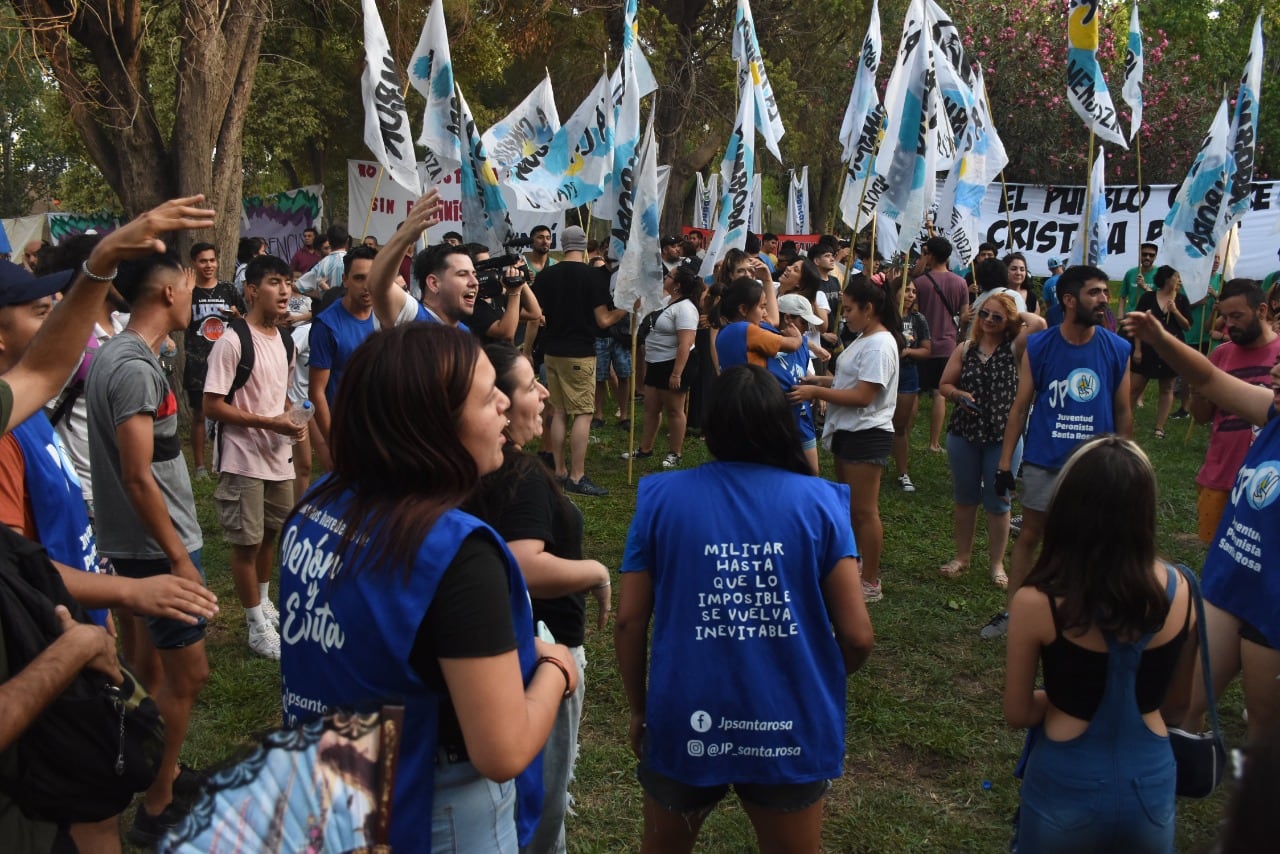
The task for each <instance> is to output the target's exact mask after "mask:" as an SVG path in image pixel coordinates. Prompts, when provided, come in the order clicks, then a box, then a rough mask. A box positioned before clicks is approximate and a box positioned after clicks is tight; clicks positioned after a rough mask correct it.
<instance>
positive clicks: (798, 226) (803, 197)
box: [786, 166, 810, 234]
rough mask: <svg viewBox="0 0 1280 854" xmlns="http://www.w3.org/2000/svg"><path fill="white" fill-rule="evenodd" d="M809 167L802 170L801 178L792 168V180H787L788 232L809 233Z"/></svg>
mask: <svg viewBox="0 0 1280 854" xmlns="http://www.w3.org/2000/svg"><path fill="white" fill-rule="evenodd" d="M809 219H810V217H809V167H808V166H806V167H804V168H803V169H801V170H800V177H799V179H797V178H796V170H794V169H792V170H791V180H790V181H789V182H787V224H786V228H787V234H808V233H809Z"/></svg>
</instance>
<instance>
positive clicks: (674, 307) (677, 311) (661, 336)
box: [644, 299, 698, 365]
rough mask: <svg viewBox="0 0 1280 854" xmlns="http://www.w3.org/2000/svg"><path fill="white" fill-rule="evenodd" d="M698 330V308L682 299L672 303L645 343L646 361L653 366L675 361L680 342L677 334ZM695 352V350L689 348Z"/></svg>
mask: <svg viewBox="0 0 1280 854" xmlns="http://www.w3.org/2000/svg"><path fill="white" fill-rule="evenodd" d="M697 328H698V307H697V306H696V305H694V304H693V302H692V301H691V300H687V299H682V300H680V301H679V302H675V303H670V304H668V306H667V307H666V308H665V309H663V310H662V314H660V315H658V320H657V322H656V323H654V324H653V331H652V332H650V333H649V337H648V338H646V339H645V342H644V360H645V361H646V362H648V363H649V364H651V365H656V364H658V363H659V362H670V361H671V360H673V359H675V357H676V351H677V350H678V349H679V348H680V341H679V338H678V336H677V335H676V333H677V332H678V331H680V330H686V331H687V330H694V329H697ZM689 352H690V353H692V352H693V348H692V347H690V348H689Z"/></svg>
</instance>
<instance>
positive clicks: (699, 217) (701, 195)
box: [693, 172, 720, 228]
mask: <svg viewBox="0 0 1280 854" xmlns="http://www.w3.org/2000/svg"><path fill="white" fill-rule="evenodd" d="M694 177H695V178H697V187H696V190H695V195H694V199H693V227H694V228H715V227H716V209H717V206H718V205H719V204H720V175H719V173H717V172H712V173H711V177H710V178H707V179H706V180H705V181H704V180H703V178H702V173H701V172H695V173H694Z"/></svg>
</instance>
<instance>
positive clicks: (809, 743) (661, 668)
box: [622, 462, 857, 786]
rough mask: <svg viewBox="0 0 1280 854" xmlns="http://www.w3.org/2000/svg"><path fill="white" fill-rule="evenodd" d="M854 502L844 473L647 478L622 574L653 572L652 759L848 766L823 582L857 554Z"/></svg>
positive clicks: (786, 777) (711, 468)
mask: <svg viewBox="0 0 1280 854" xmlns="http://www.w3.org/2000/svg"><path fill="white" fill-rule="evenodd" d="M848 504H849V487H848V486H845V485H844V484H834V483H831V482H830V481H826V480H820V479H818V478H816V477H807V476H805V475H799V474H794V473H791V472H786V471H782V470H781V469H776V468H772V467H770V466H763V465H755V464H752V463H723V462H713V463H706V464H704V465H701V466H699V467H698V468H695V469H690V470H688V471H680V472H672V473H670V474H661V475H654V476H651V477H646V478H644V479H642V480H641V481H640V489H639V493H638V495H637V500H636V513H635V516H634V517H633V519H632V522H631V530H630V532H629V534H628V536H627V547H626V552H625V554H624V556H623V560H622V571H623V572H639V571H647V572H649V573H650V576H651V577H652V580H653V641H652V643H651V645H650V658H649V684H648V696H647V703H646V712H645V714H646V724H647V726H646V729H647V732H648V741H647V747H646V751H647V756H646V761H647V762H648V763H649V764H650V765H651V766H652V767H653V768H654V770H656V771H658V772H660V773H662V774H665V775H667V776H668V777H672V778H674V779H676V780H679V781H681V782H683V783H687V784H690V785H695V786H715V785H720V784H723V783H731V782H741V783H766V784H767V783H806V782H814V781H817V780H825V779H830V778H832V777H838V776H840V773H841V767H842V765H843V757H844V718H845V683H846V679H847V677H846V674H845V668H844V660H843V658H842V657H841V655H840V648H839V646H838V645H837V643H836V640H835V637H834V636H833V635H832V631H831V618H830V617H829V616H828V614H827V608H826V603H825V601H824V600H823V598H822V586H821V585H822V581H823V579H824V578H825V577H826V574H827V572H828V571H829V570H830V569H831V568H832V567H834V566H835V565H836V563H837V562H838V561H839V560H840V559H841V558H844V557H849V556H852V555H855V554H857V549H856V547H855V545H854V541H853V534H852V532H851V531H850V530H849V516H848V512H847V509H846V508H847V507H848ZM708 509H710V510H711V511H712V512H707V511H708Z"/></svg>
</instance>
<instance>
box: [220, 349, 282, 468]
mask: <svg viewBox="0 0 1280 854" xmlns="http://www.w3.org/2000/svg"><path fill="white" fill-rule="evenodd" d="M249 332H250V334H251V335H252V336H253V373H251V374H250V375H249V381H248V382H247V383H245V385H244V387H243V388H241V389H239V390H238V391H236V393H235V395H234V396H233V397H232V398H231V405H232V406H234V407H236V408H237V409H242V410H244V411H246V412H252V413H253V414H255V415H265V416H269V417H270V416H275V415H281V414H283V413H284V409H285V399H286V397H287V396H288V391H289V384H290V383H289V381H290V378H291V377H290V375H291V369H292V367H293V366H292V365H290V364H289V363H288V362H287V361H286V360H285V352H284V342H283V341H281V340H280V336H282V335H287V334H288V331H287V330H283V329H277V330H276V331H275V332H276V334H275V335H267V333H266V332H263V331H262V330H261V329H259V328H258V327H256V326H253V325H252V324H250V326H249ZM239 363H240V336H239V335H236V334H235V333H234V332H232V331H228V332H227V334H226V335H223V336H222V337H221V338H219V339H218V340H217V341H215V342H214V343H213V350H211V351H210V352H209V373H208V375H207V376H206V377H205V381H204V390H205V393H206V394H216V395H219V396H222V395H225V394H226V393H227V392H228V391H229V390H230V389H231V381H232V380H233V379H235V375H236V365H238V364H239ZM218 430H219V432H220V433H222V451H221V455H220V456H219V458H218V471H221V472H229V473H231V474H239V475H244V476H245V477H254V478H257V479H259V480H293V476H294V473H293V446H292V445H290V444H289V440H288V439H287V438H286V437H284V436H282V435H281V434H279V433H276V432H275V431H273V430H264V429H261V428H257V427H239V426H236V425H234V424H221V425H219V426H218Z"/></svg>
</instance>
